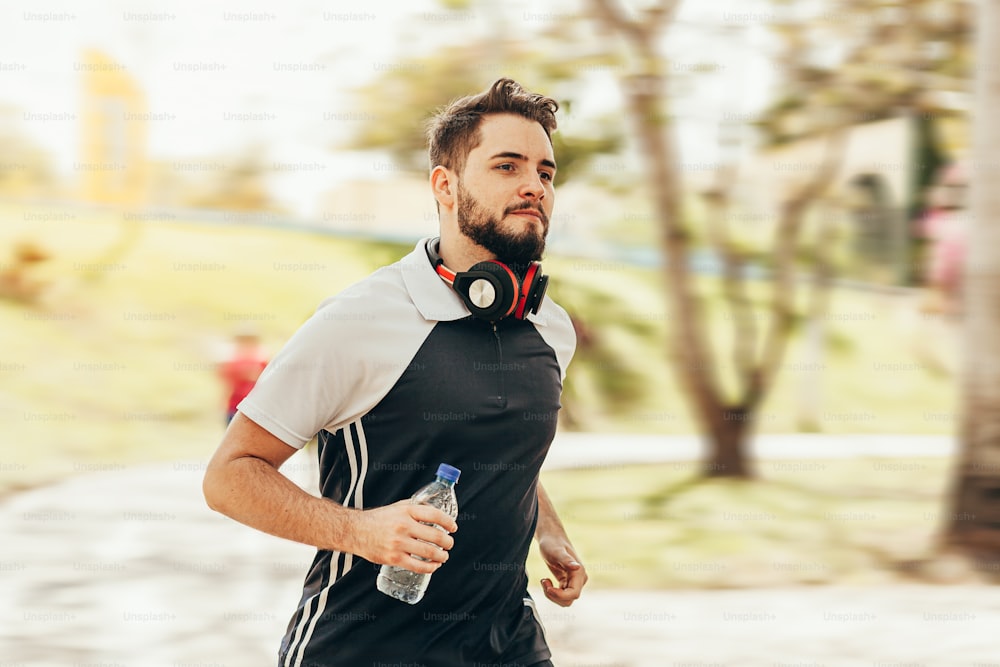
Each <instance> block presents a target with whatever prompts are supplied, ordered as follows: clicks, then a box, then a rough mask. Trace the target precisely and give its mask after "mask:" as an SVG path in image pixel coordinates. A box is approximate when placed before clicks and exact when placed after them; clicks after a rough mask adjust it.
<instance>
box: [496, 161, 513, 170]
mask: <svg viewBox="0 0 1000 667" xmlns="http://www.w3.org/2000/svg"><path fill="white" fill-rule="evenodd" d="M496 168H497V169H502V170H503V171H514V164H513V163H511V162H503V163H501V164H498V165H497V166H496Z"/></svg>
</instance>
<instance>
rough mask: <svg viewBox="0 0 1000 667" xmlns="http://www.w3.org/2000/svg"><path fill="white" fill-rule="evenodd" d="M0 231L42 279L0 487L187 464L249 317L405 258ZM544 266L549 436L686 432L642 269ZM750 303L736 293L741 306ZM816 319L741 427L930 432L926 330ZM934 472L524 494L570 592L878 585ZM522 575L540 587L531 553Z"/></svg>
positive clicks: (896, 464)
mask: <svg viewBox="0 0 1000 667" xmlns="http://www.w3.org/2000/svg"><path fill="white" fill-rule="evenodd" d="M0 218H2V219H3V220H4V222H5V224H4V225H2V226H0V248H2V247H4V246H9V245H10V243H11V242H13V241H14V240H16V239H21V238H30V239H32V240H34V241H36V242H38V243H39V244H41V245H42V246H43V247H45V248H46V249H47V250H48V251H49V252H51V253H52V256H53V258H52V260H51V261H50V262H48V263H46V264H45V265H43V266H42V267H40V268H41V270H40V271H39V274H38V278H39V279H43V280H45V281H47V282H48V283H49V288H48V290H47V292H46V297H45V299H44V301H43V302H42V303H40V304H38V305H35V306H26V305H24V304H20V303H16V302H13V301H9V300H7V301H4V300H0V349H3V350H5V352H4V353H3V356H0V420H2V422H3V424H4V428H3V432H2V433H3V435H2V439H0V495H2V494H3V493H10V492H13V491H16V490H17V489H21V488H28V487H31V486H35V485H38V484H43V483H46V482H50V481H53V480H56V479H59V478H62V477H65V476H68V475H74V474H80V473H84V472H90V471H97V470H107V469H119V468H121V467H124V466H129V465H132V464H139V463H145V462H155V461H168V460H192V459H194V460H205V459H207V457H208V456H209V455H210V454H211V452H212V451H213V449H214V448H215V446H216V444H217V443H218V441H219V438H220V437H221V435H222V432H223V424H222V398H223V397H222V391H221V387H220V386H219V383H218V382H217V380H216V377H215V371H214V368H215V362H216V361H217V360H218V359H220V358H221V356H222V354H223V353H224V351H225V349H226V345H227V344H228V341H229V337H230V336H231V334H232V332H233V331H234V330H235V329H236V328H237V327H238V326H241V325H243V324H246V323H251V324H252V325H254V326H255V327H256V328H257V329H258V330H259V332H260V334H261V335H262V337H263V339H264V341H265V343H266V345H267V346H268V348H269V349H270V350H272V351H275V350H276V349H277V348H278V347H280V345H281V344H282V343H283V342H284V341H285V340H286V339H287V338H288V336H290V335H291V333H292V332H293V331H294V330H295V328H296V327H297V326H298V325H299V323H301V322H302V321H303V320H304V319H305V318H306V317H308V316H309V314H310V313H311V312H312V311H313V310H314V309H315V307H316V305H317V304H318V303H319V302H320V301H321V300H322V299H324V298H325V297H326V296H328V295H330V294H333V293H335V292H337V291H338V290H340V289H342V288H343V287H345V286H346V285H348V284H350V283H351V282H354V281H355V280H358V279H360V278H361V277H363V276H364V275H366V274H367V273H368V272H370V271H371V270H373V269H374V268H375V267H377V266H381V265H383V264H386V263H388V262H391V261H393V260H394V259H395V258H398V257H399V256H401V255H402V254H404V253H405V252H407V251H408V249H409V247H408V246H407V245H399V244H389V243H376V242H372V241H366V240H363V239H355V238H338V237H334V236H330V235H324V234H317V233H308V232H303V231H289V230H281V229H276V228H267V227H261V226H245V225H244V226H241V225H237V224H228V225H226V224H204V223H202V222H198V221H194V220H180V219H176V218H171V219H165V220H146V219H143V220H138V221H136V220H133V221H130V222H129V224H125V223H123V222H122V220H121V218H120V217H119V216H117V215H113V214H111V213H107V212H100V211H86V210H83V209H80V210H74V211H73V212H72V215H71V217H66V216H64V215H57V214H52V215H45V214H44V212H43V213H42V214H39V213H38V212H37V211H35V212H34V213H32V214H31V215H27V214H26V213H25V209H23V208H17V207H13V206H10V205H8V206H6V207H0ZM7 261H8V259H7V258H6V257H0V265H2V264H3V263H4V262H7ZM545 265H546V271H547V273H549V274H550V275H551V276H552V283H551V287H550V289H551V294H552V295H553V296H555V297H556V298H557V299H558V300H559V301H560V302H561V303H563V304H564V305H565V306H566V307H567V309H568V310H570V312H571V313H572V314H573V315H574V317H576V318H577V319H578V321H579V322H580V324H581V326H582V327H583V328H584V329H585V331H586V333H587V337H588V338H587V344H586V345H581V348H580V350H579V352H578V354H577V357H576V359H575V360H574V363H573V366H572V367H571V369H570V374H569V378H568V380H567V384H566V387H565V392H564V401H563V403H564V412H565V415H564V416H565V417H566V419H565V421H564V424H563V427H573V428H578V429H584V430H592V431H603V432H609V433H611V432H633V433H663V434H678V433H691V432H693V431H694V430H695V426H694V423H693V422H692V420H691V417H690V415H689V413H688V409H687V405H686V403H685V401H684V397H683V395H682V394H681V392H680V391H679V390H678V388H677V384H676V382H675V378H674V376H673V375H672V372H671V369H670V366H669V364H668V363H667V355H666V346H665V343H664V336H665V332H666V327H667V324H668V320H667V317H666V315H665V310H664V303H665V300H664V298H663V293H662V289H661V282H660V275H659V274H658V273H657V272H654V271H651V270H647V269H641V268H635V267H628V266H623V265H617V264H608V263H602V262H593V261H589V260H580V259H574V258H570V257H551V258H547V260H546V263H545ZM0 268H3V267H2V266H0ZM698 284H699V289H701V290H703V291H704V293H705V294H706V295H708V299H707V305H706V307H707V309H708V312H709V314H710V317H711V318H712V320H711V321H712V323H713V324H712V326H711V327H710V331H711V335H712V336H713V337H714V338H716V339H717V340H718V342H720V343H726V342H727V341H728V340H730V337H731V335H732V331H733V329H732V321H731V319H730V317H729V315H728V311H726V309H725V308H724V303H723V301H722V300H721V298H720V297H719V295H718V291H719V287H718V284H717V283H716V282H715V281H713V280H711V279H708V278H704V279H701V280H700V281H699V283H698ZM765 287H766V286H765V285H758V286H757V287H756V288H755V290H756V291H755V298H757V299H759V300H760V303H761V304H762V305H763V304H764V303H765V301H764V300H763V299H764V298H765V295H766V290H765ZM761 312H763V311H761ZM762 321H763V320H762ZM823 323H824V325H825V343H823V344H821V345H818V346H815V347H814V348H807V347H806V346H805V345H804V344H803V340H804V338H803V337H802V336H801V335H797V336H796V338H795V339H794V340H793V341H792V343H791V345H790V347H789V350H788V355H787V357H786V360H785V364H784V367H783V369H782V373H781V375H780V376H779V381H778V384H777V385H776V387H775V390H774V391H773V393H772V394H771V396H770V397H769V398H768V400H767V402H766V404H765V405H764V406H763V408H762V410H761V418H760V430H762V431H764V432H771V433H788V432H794V431H796V430H798V429H799V428H800V427H801V426H802V423H803V416H804V415H810V414H811V415H813V416H817V415H818V417H819V424H818V426H819V428H820V430H822V431H824V432H827V433H835V434H852V433H891V434H897V433H920V434H928V433H942V434H943V433H949V432H951V431H952V429H953V424H952V422H953V419H954V416H953V415H954V411H955V395H954V394H955V392H954V380H953V378H952V377H951V375H950V374H949V372H948V371H947V366H948V364H950V363H953V361H954V356H955V355H953V354H950V353H949V352H948V350H949V348H948V346H947V344H946V342H945V341H946V339H944V338H935V336H945V335H949V334H948V332H947V328H946V327H945V326H943V325H942V323H940V322H936V321H935V320H933V319H932V318H926V317H921V316H920V315H919V314H918V311H917V309H916V308H915V304H914V300H913V298H912V297H906V296H903V297H900V296H889V295H886V294H881V293H875V292H859V291H852V290H837V291H836V292H835V294H834V295H833V301H832V309H831V312H830V313H829V315H828V316H827V317H826V318H825V319H824V320H823ZM930 331H938V332H943V333H938V334H933V335H932V334H931V333H929V332H930ZM810 350H811V351H810ZM722 358H723V359H727V357H726V356H725V355H723V356H722ZM724 381H726V382H728V383H729V386H733V383H732V380H731V378H730V379H729V380H724ZM947 471H948V462H947V461H941V460H933V459H919V460H911V461H885V460H868V459H859V460H837V461H812V460H808V461H799V462H796V461H775V462H767V463H764V464H762V465H761V472H762V480H761V481H757V482H754V483H742V482H732V481H725V480H711V481H704V482H700V483H694V474H695V466H694V464H692V463H678V464H664V465H656V466H638V467H611V468H603V469H594V470H580V471H558V472H547V473H545V476H544V481H545V484H546V487H547V488H548V490H549V493H550V494H551V495H552V496H553V498H554V499H555V501H556V502H557V504H558V507H559V508H560V511H561V513H562V516H563V518H564V520H565V522H566V524H567V527H568V529H569V531H570V534H571V536H572V537H573V539H574V541H575V543H576V544H577V546H578V547H579V549H580V551H581V553H582V554H583V558H584V559H585V562H586V563H587V565H588V567H589V570H590V573H591V577H592V580H593V585H595V586H608V587H611V586H614V587H629V588H658V587H675V586H680V587H684V586H698V587H704V586H713V587H728V586H743V585H757V584H767V583H825V582H830V581H857V580H864V581H867V580H872V579H875V580H879V579H882V578H891V577H895V576H899V573H900V572H901V571H902V569H905V568H904V566H903V565H901V564H902V563H905V562H907V561H909V560H912V559H918V558H920V557H922V556H923V555H924V554H925V553H926V550H927V549H928V548H929V545H930V543H931V540H932V537H933V534H934V531H935V529H936V525H937V518H938V516H939V513H940V511H941V504H942V498H943V494H944V485H945V480H946V478H947ZM529 567H530V571H531V573H532V577H533V578H535V579H538V578H540V577H541V576H543V572H544V570H543V567H542V566H541V564H540V561H539V560H538V558H537V556H536V555H532V560H531V561H530V562H529Z"/></svg>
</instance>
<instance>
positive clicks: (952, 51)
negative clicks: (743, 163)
mask: <svg viewBox="0 0 1000 667" xmlns="http://www.w3.org/2000/svg"><path fill="white" fill-rule="evenodd" d="M678 4H679V0H659V1H658V2H655V3H646V7H645V8H644V9H642V10H635V11H633V12H631V13H629V12H627V11H626V10H625V9H624V8H623V7H622V6H621V5H620V4H619V2H618V1H617V0H590V6H591V8H592V10H593V13H594V17H595V19H596V20H597V21H598V23H599V24H600V25H602V26H603V27H604V29H605V30H606V31H608V32H610V33H612V34H616V35H618V36H620V37H622V38H623V40H624V42H625V43H626V45H627V48H628V50H629V52H630V54H631V56H632V57H631V72H630V73H629V74H628V75H626V76H623V77H621V82H622V85H623V89H624V91H625V95H626V99H627V104H628V115H629V119H630V120H631V122H632V124H633V126H634V128H635V130H634V134H635V137H636V139H637V143H638V144H639V145H640V146H641V147H642V149H643V157H644V159H645V162H646V169H645V173H646V174H648V178H649V186H650V189H651V192H652V193H653V200H654V210H655V216H656V218H657V220H658V222H659V227H660V247H661V250H662V253H663V255H664V257H665V259H666V262H665V264H664V271H665V282H666V287H667V293H668V300H669V305H670V316H671V322H672V323H673V329H672V331H671V333H670V340H669V343H668V344H669V352H670V353H671V356H672V359H673V361H674V367H675V370H676V372H677V374H678V377H679V380H680V382H681V384H682V386H684V388H685V389H686V395H687V396H688V397H690V400H691V402H692V404H693V407H694V410H695V413H696V416H697V418H698V421H699V423H700V424H701V426H702V428H703V429H704V431H705V433H706V434H707V436H708V441H709V443H710V445H711V446H710V454H709V458H708V460H707V461H706V462H705V468H704V473H705V474H706V475H708V476H727V477H751V476H752V475H753V470H752V465H751V462H750V460H749V457H748V455H747V452H746V447H747V444H748V440H749V437H750V435H751V433H752V431H753V428H754V422H755V418H756V415H757V411H758V409H759V407H760V405H761V403H762V402H763V400H764V398H765V397H766V396H767V394H768V392H769V390H770V389H771V387H772V386H773V384H774V380H775V377H776V374H777V372H778V369H779V368H780V366H781V362H782V359H783V357H784V353H785V349H786V347H787V342H788V339H789V337H790V335H791V333H792V331H793V329H794V326H795V324H796V313H795V284H796V282H797V279H796V269H797V267H796V264H797V261H798V260H800V259H802V258H803V256H805V257H808V258H809V259H810V260H811V261H810V262H809V263H810V264H811V266H812V270H813V280H812V281H811V284H812V286H813V288H814V289H813V290H812V293H811V297H812V298H811V300H810V303H809V305H808V311H807V312H808V315H809V316H810V317H811V318H812V319H813V320H816V319H818V317H819V315H821V314H822V313H823V312H824V310H825V308H826V302H827V299H828V296H827V295H828V290H827V289H826V288H827V287H828V285H829V283H830V280H831V277H832V266H831V262H830V258H829V252H830V248H831V245H832V240H833V230H832V228H831V225H830V222H829V220H830V219H829V217H825V218H824V219H823V220H821V221H820V228H819V229H818V231H817V233H816V235H815V240H814V241H813V243H812V246H811V247H810V248H805V249H803V248H801V247H800V244H799V238H800V236H801V233H802V228H803V226H804V221H805V219H806V216H807V213H808V211H809V209H810V208H811V207H812V206H813V205H814V204H816V203H817V202H818V201H819V200H820V199H821V198H822V197H823V196H824V194H825V193H826V191H827V189H828V186H829V185H830V184H831V182H832V180H833V177H834V175H835V174H836V171H837V169H838V167H839V164H840V160H841V157H842V154H843V148H844V143H845V141H846V132H847V129H848V128H849V127H850V126H851V125H853V124H855V123H858V122H864V121H868V120H875V119H878V118H883V117H890V116H891V115H893V114H897V115H898V114H900V113H902V112H905V111H906V110H909V111H914V110H920V109H923V108H925V106H927V105H930V104H931V101H930V97H929V94H928V91H929V89H933V90H944V89H952V88H956V87H958V84H960V83H961V78H960V77H961V72H962V71H964V69H963V68H964V65H963V63H964V62H965V55H964V54H965V52H964V51H963V47H964V43H963V41H962V38H963V37H964V36H965V35H967V33H968V24H969V21H968V17H967V15H966V14H965V13H964V11H963V9H962V8H961V7H959V6H958V4H959V3H944V5H945V6H944V9H942V3H933V2H926V3H925V2H919V1H918V2H902V1H898V2H893V1H889V2H884V1H882V0H844V2H831V3H829V4H827V5H826V12H825V13H821V14H820V15H819V16H817V15H815V14H809V13H802V14H801V17H802V19H801V20H800V21H788V22H786V23H779V24H777V25H776V26H774V27H775V30H776V31H777V34H778V35H779V37H780V39H779V45H780V46H779V49H780V51H779V54H778V57H777V64H778V66H779V68H780V70H779V71H780V72H781V75H782V77H783V79H782V83H783V84H784V86H783V90H782V91H781V92H780V93H779V98H778V100H777V101H776V102H775V104H774V105H773V106H772V107H771V108H770V109H769V110H768V111H767V112H766V113H765V114H763V116H762V118H761V120H760V121H759V129H760V130H761V131H762V134H763V137H764V142H763V143H764V144H765V145H774V144H779V143H782V142H787V141H792V140H795V139H800V138H804V137H825V142H826V144H827V148H826V154H825V157H824V158H823V160H822V161H821V162H820V165H819V167H818V168H817V170H816V171H815V173H814V174H813V175H812V177H811V178H809V179H808V180H807V181H806V182H805V183H802V184H801V187H800V188H799V189H798V190H797V191H795V192H792V193H791V195H790V196H789V197H788V198H787V199H786V200H785V201H784V202H783V205H782V206H781V208H780V214H779V219H778V224H777V227H776V230H775V235H774V238H773V242H772V245H771V247H770V248H769V249H768V250H767V251H765V253H764V254H763V256H755V255H753V254H751V253H750V252H749V251H748V249H747V248H745V247H742V246H741V245H739V244H738V243H737V242H735V241H734V239H733V238H732V237H731V236H730V230H729V229H728V228H727V226H726V222H725V220H726V215H725V212H726V209H727V208H728V206H729V205H730V198H731V197H730V193H731V190H732V185H733V183H734V181H735V174H734V172H733V170H732V168H731V167H729V166H723V167H722V168H720V170H719V172H718V174H717V175H718V179H717V184H716V186H715V187H712V188H710V189H709V190H708V191H707V192H705V193H704V196H705V200H706V202H707V204H708V207H707V209H708V210H707V214H706V222H707V225H706V233H705V234H704V236H705V237H706V238H707V240H708V241H709V242H710V243H711V244H712V245H713V246H714V248H715V249H716V251H717V252H718V254H719V256H720V258H721V259H722V262H723V289H724V294H725V296H726V299H727V301H728V303H729V306H730V308H731V311H732V313H733V318H732V320H733V323H734V328H735V336H734V348H733V351H732V355H733V366H734V368H735V370H736V376H737V385H738V386H737V388H736V391H735V395H733V392H727V391H726V390H725V389H724V387H723V383H722V382H721V379H720V366H719V364H718V363H717V359H718V354H717V352H718V350H717V349H715V348H713V346H712V344H711V342H710V341H711V337H710V336H709V335H708V334H709V331H708V325H707V320H706V316H705V312H704V308H705V305H704V303H702V301H701V299H700V297H699V296H698V294H697V292H696V289H695V287H694V284H693V280H692V276H691V274H690V271H689V268H688V267H689V259H690V247H691V245H692V242H693V239H694V238H696V237H697V236H698V232H697V230H695V229H693V228H692V227H691V226H690V225H688V224H687V221H686V220H685V217H684V208H683V206H682V202H681V198H682V184H681V179H680V175H679V172H678V159H677V152H676V146H675V138H674V136H673V133H672V131H671V130H672V128H671V123H670V118H671V114H670V110H669V108H668V104H667V97H668V94H669V92H670V90H671V86H670V84H671V80H670V79H671V77H670V72H669V70H668V68H667V66H666V64H665V60H664V58H663V57H662V56H661V54H660V53H659V47H660V46H661V42H662V40H663V34H664V32H665V30H666V29H667V28H668V27H669V25H670V24H671V22H672V20H673V16H674V13H675V11H676V9H677V6H678ZM780 4H784V5H790V4H791V3H780ZM810 6H822V3H816V4H815V5H810ZM911 22H912V23H911ZM911 25H913V26H915V27H914V30H912V31H911V30H908V28H909V27H910V26H911ZM838 37H839V41H838ZM935 87H936V88H935ZM935 108H937V107H935ZM901 110H902V111H901ZM751 260H756V261H758V262H760V261H764V262H766V263H767V264H768V265H769V266H770V267H771V276H772V281H771V284H772V287H773V292H772V297H771V300H770V307H769V322H768V324H767V326H766V329H765V330H764V331H762V332H761V331H758V325H757V320H756V317H755V315H756V314H755V313H754V312H753V304H752V303H751V299H750V297H749V295H748V292H747V287H746V284H745V276H746V271H745V269H746V267H747V265H748V263H749V262H750V261H751Z"/></svg>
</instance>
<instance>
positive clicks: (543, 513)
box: [535, 481, 569, 543]
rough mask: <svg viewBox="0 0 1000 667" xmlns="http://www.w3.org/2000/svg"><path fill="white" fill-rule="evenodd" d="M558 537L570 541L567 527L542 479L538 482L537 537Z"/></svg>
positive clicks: (538, 538)
mask: <svg viewBox="0 0 1000 667" xmlns="http://www.w3.org/2000/svg"><path fill="white" fill-rule="evenodd" d="M546 537H548V538H556V539H561V540H564V541H565V542H567V543H569V538H568V537H567V535H566V528H565V527H563V524H562V521H560V519H559V514H558V513H557V512H556V508H555V505H553V504H552V500H551V499H550V498H549V494H548V493H546V491H545V488H544V487H543V486H542V483H541V481H539V482H538V523H537V524H536V526H535V539H536V540H541V539H542V538H546Z"/></svg>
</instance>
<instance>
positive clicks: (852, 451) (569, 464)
mask: <svg viewBox="0 0 1000 667" xmlns="http://www.w3.org/2000/svg"><path fill="white" fill-rule="evenodd" d="M956 449H957V446H956V444H955V438H954V436H951V435H846V436H837V435H821V434H809V433H794V434H790V435H766V434H765V435H759V436H757V437H756V439H755V440H754V442H753V445H752V447H751V448H750V458H751V459H752V460H755V461H763V460H772V459H840V458H854V457H864V456H871V457H875V458H890V457H910V456H917V457H950V456H953V455H954V454H955V452H956ZM703 452H704V444H703V441H702V439H701V437H700V436H697V435H671V436H663V435H615V434H603V433H569V432H563V431H560V432H559V433H557V434H556V437H555V440H553V442H552V447H551V448H550V449H549V454H548V457H547V458H546V459H545V466H544V467H543V470H554V469H557V468H588V467H598V466H607V465H621V464H628V463H661V462H669V461H695V460H700V459H701V458H702V457H703Z"/></svg>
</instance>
